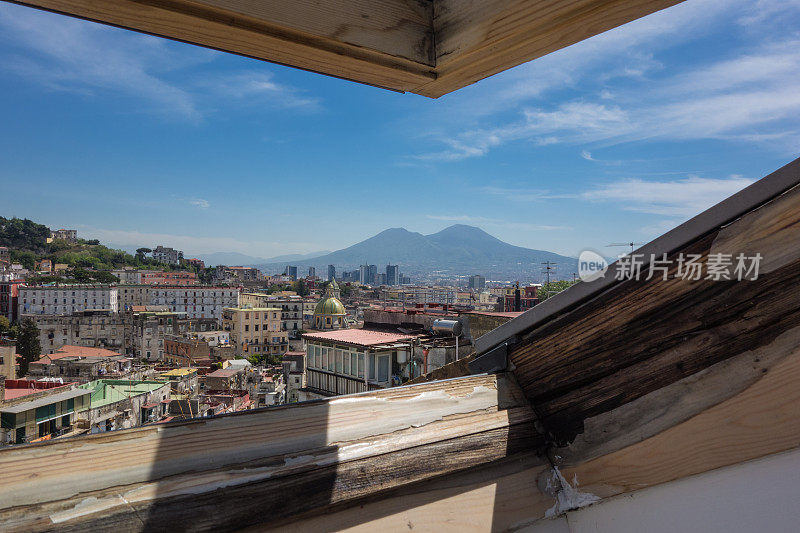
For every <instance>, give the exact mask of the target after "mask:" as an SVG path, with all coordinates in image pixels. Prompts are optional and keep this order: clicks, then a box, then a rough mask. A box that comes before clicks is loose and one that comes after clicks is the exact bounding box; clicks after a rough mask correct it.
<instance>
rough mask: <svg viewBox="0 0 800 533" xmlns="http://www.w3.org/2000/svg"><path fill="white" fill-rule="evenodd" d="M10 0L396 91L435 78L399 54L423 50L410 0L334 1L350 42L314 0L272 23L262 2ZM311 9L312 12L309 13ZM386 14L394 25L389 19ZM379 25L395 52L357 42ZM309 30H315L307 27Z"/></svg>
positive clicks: (422, 31) (416, 14)
mask: <svg viewBox="0 0 800 533" xmlns="http://www.w3.org/2000/svg"><path fill="white" fill-rule="evenodd" d="M15 3H20V4H23V5H27V6H31V7H37V8H42V9H47V10H49V11H55V12H57V13H63V14H67V15H73V16H77V17H80V18H84V19H88V20H92V21H95V22H102V23H105V24H111V25H114V26H120V27H123V28H128V29H132V30H137V31H141V32H145V33H149V34H153V35H158V36H161V37H166V38H169V39H174V40H177V41H183V42H188V43H192V44H197V45H201V46H205V47H207V48H213V49H215V50H222V51H226V52H232V53H235V54H239V55H244V56H248V57H253V58H256V59H263V60H266V61H271V62H273V63H279V64H282V65H289V66H293V67H297V68H301V69H304V70H310V71H314V72H320V73H323V74H328V75H331V76H336V77H340V78H344V79H348V80H353V81H358V82H362V83H368V84H372V85H377V86H380V87H385V88H389V89H393V90H398V91H409V90H412V89H414V88H415V87H417V86H418V85H420V84H421V83H424V82H427V81H430V80H431V79H434V78H435V77H436V74H435V73H434V72H433V71H432V67H430V66H429V65H426V64H424V63H420V62H418V61H415V60H411V59H406V58H405V57H403V55H404V54H406V53H407V52H408V50H409V49H413V48H420V53H421V54H424V53H425V52H424V50H423V49H424V48H425V47H426V46H427V45H426V44H425V43H426V40H428V39H429V34H428V33H425V31H426V29H425V28H424V27H420V20H421V19H420V17H421V14H420V12H419V9H418V7H417V6H416V5H415V3H411V4H409V7H408V9H406V10H404V9H402V6H398V5H397V3H395V2H391V1H388V0H387V1H384V2H375V3H373V2H361V3H358V5H351V6H349V7H342V6H344V5H345V4H347V3H342V4H341V5H339V4H337V5H339V7H342V9H343V10H344V12H345V13H346V14H347V15H348V17H349V18H347V19H343V20H342V21H341V22H340V23H339V24H338V26H339V28H338V30H343V31H342V35H343V36H347V38H349V39H350V40H351V41H354V44H349V43H346V42H343V41H342V40H341V39H340V35H338V34H337V28H336V27H337V23H336V20H337V19H336V18H331V17H332V15H331V13H336V11H337V10H336V9H333V8H331V9H330V10H326V11H324V12H323V11H322V10H320V9H319V6H318V4H317V3H310V2H304V3H300V4H302V9H301V8H300V6H299V5H298V7H294V6H287V5H281V9H279V10H277V13H276V20H275V21H272V20H270V19H269V18H268V16H269V14H270V13H272V9H267V4H264V3H252V2H236V4H235V5H234V6H233V7H235V8H236V9H235V10H231V9H229V8H228V7H226V6H227V4H226V3H225V2H212V1H210V0H209V1H206V2H203V3H201V2H192V1H189V0H113V1H112V0H24V1H18V2H15ZM269 6H272V4H271V3H270V4H269ZM373 6H374V7H373ZM382 8H383V12H382V13H381V14H375V15H373V16H374V17H375V21H376V23H375V24H370V23H369V22H368V19H365V18H364V17H362V16H358V19H357V21H356V20H353V19H354V18H355V17H356V15H357V14H358V13H361V14H364V13H365V12H369V11H370V10H372V9H374V10H375V11H376V12H377V11H378V10H381V9H382ZM311 13H316V15H315V16H314V17H311V16H310V14H311ZM401 13H402V14H401ZM398 17H401V18H398ZM287 18H291V19H292V21H293V22H292V24H291V25H288V24H287V25H284V26H281V25H279V23H282V22H283V23H285V22H286V19H287ZM389 20H394V21H395V23H394V24H393V25H392V24H389ZM404 21H408V22H407V23H406V22H404ZM356 24H363V25H364V26H363V27H362V29H361V30H359V31H356V30H355V29H353V28H355V27H356ZM381 27H384V29H385V41H382V42H383V44H385V45H386V46H387V47H391V46H392V43H395V44H397V46H398V47H399V50H394V53H387V52H385V51H381V50H374V49H371V48H368V47H366V46H362V45H359V44H358V42H359V41H360V40H370V41H371V42H372V43H373V44H379V43H377V41H379V39H377V37H375V35H376V34H379V33H380V31H379V29H380V28H381ZM314 31H316V32H319V33H318V34H314V33H312V32H314ZM414 32H416V33H418V34H419V35H417V38H416V39H413V40H412V42H409V39H410V37H409V33H414ZM325 33H327V34H329V35H328V36H326V35H325ZM370 35H372V37H370ZM399 43H402V46H401V45H400V44H399ZM395 53H396V55H394V54H395Z"/></svg>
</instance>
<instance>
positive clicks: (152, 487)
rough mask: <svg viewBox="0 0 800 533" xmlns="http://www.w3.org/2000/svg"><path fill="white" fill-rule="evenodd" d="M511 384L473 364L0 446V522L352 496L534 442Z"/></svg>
mask: <svg viewBox="0 0 800 533" xmlns="http://www.w3.org/2000/svg"><path fill="white" fill-rule="evenodd" d="M513 387H514V384H513V382H511V381H509V380H508V379H506V378H505V377H504V376H473V377H469V378H462V379H455V380H448V381H443V382H436V383H426V384H420V385H415V386H409V387H399V388H394V389H385V390H381V391H375V392H371V393H364V394H359V395H353V396H347V397H338V398H333V399H328V400H322V401H317V402H309V403H305V404H294V405H292V406H286V407H280V408H271V409H265V410H261V411H259V412H255V413H245V414H240V415H235V416H224V417H219V418H214V419H203V420H195V421H189V422H182V423H178V424H172V425H169V424H168V425H163V426H158V427H152V426H151V427H144V428H138V429H134V430H129V431H120V432H114V433H109V434H105V435H92V436H88V437H84V438H76V439H71V440H69V441H53V442H52V443H51V444H48V445H40V446H39V445H34V446H25V447H19V448H12V449H5V450H2V451H0V468H2V469H3V472H4V478H3V481H4V482H3V484H0V523H2V524H3V529H12V530H30V529H47V528H48V527H51V526H53V525H54V524H57V525H58V527H59V529H69V528H75V529H86V528H90V527H95V526H97V527H100V526H102V527H103V528H108V527H109V525H113V526H114V528H117V529H125V530H129V529H133V530H152V529H158V527H157V525H158V524H164V523H167V522H168V523H170V524H174V527H175V528H177V529H181V527H184V528H186V529H192V530H208V529H220V528H221V529H226V528H229V527H243V526H245V525H252V524H257V523H260V522H261V521H263V519H264V512H265V511H268V512H269V516H274V517H282V518H287V517H290V516H295V515H298V514H302V513H305V512H308V511H311V510H321V509H324V508H326V506H329V505H334V504H342V503H346V502H355V501H357V500H358V499H360V498H363V497H366V496H369V495H374V494H377V493H380V492H382V491H385V490H388V489H391V488H396V487H398V486H403V485H405V484H409V483H414V482H418V481H420V480H423V479H428V478H431V477H436V476H440V475H444V474H446V473H449V472H455V471H459V470H462V469H465V468H469V467H472V466H476V465H480V464H484V463H487V462H491V461H494V460H497V459H501V458H503V457H506V456H508V455H510V454H514V453H518V452H521V451H525V450H530V449H534V448H536V447H537V446H540V445H541V444H542V440H541V439H539V438H538V436H537V433H536V432H535V430H534V425H533V421H534V417H533V412H532V411H531V410H530V408H529V407H527V406H526V405H525V404H524V402H525V400H524V396H523V395H522V394H521V393H520V392H519V391H518V390H517V391H515V390H509V389H513ZM520 402H522V403H520ZM421 457H424V458H429V459H430V460H431V463H426V462H425V461H420V458H421ZM53 465H57V467H53ZM289 495H293V496H292V497H289ZM287 498H288V499H287ZM218 505H223V506H224V507H225V508H226V510H227V511H226V514H224V515H220V514H219V513H215V512H212V510H213V509H214V508H215V506H218ZM189 519H191V520H189ZM183 521H186V524H185V525H183V526H181V525H180V524H182V523H183ZM187 524H191V527H190V526H189V525H187Z"/></svg>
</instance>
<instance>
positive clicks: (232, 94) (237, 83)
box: [199, 71, 321, 110]
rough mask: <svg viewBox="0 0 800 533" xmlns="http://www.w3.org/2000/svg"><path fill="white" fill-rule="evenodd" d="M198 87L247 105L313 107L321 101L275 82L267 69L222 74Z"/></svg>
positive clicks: (312, 108) (314, 108)
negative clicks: (263, 70) (244, 102)
mask: <svg viewBox="0 0 800 533" xmlns="http://www.w3.org/2000/svg"><path fill="white" fill-rule="evenodd" d="M199 86H200V87H201V88H204V89H208V90H211V91H212V92H213V93H214V94H218V95H221V96H225V97H228V98H235V99H237V100H239V101H246V102H247V103H248V104H249V105H261V106H267V107H273V108H293V109H304V110H317V109H318V108H319V107H320V103H321V100H320V99H319V98H316V97H312V96H305V95H303V94H302V92H301V91H299V90H298V89H295V88H293V87H290V86H288V85H285V84H281V83H278V82H277V81H275V76H274V75H273V74H272V73H271V72H247V71H245V72H237V73H226V74H225V75H222V76H218V77H215V78H213V79H210V78H209V79H205V80H203V81H202V82H201V83H200V84H199Z"/></svg>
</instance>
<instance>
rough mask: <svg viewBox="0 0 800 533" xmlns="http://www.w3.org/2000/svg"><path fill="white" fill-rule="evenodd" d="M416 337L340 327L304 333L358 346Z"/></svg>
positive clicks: (313, 337) (304, 335) (316, 338)
mask: <svg viewBox="0 0 800 533" xmlns="http://www.w3.org/2000/svg"><path fill="white" fill-rule="evenodd" d="M415 337H416V335H408V334H404V333H389V332H386V331H375V330H371V329H340V330H336V331H325V332H319V333H304V334H303V338H304V339H315V340H322V341H331V342H341V343H344V344H353V345H356V346H375V345H377V344H386V343H392V342H400V341H404V340H408V339H413V338H415Z"/></svg>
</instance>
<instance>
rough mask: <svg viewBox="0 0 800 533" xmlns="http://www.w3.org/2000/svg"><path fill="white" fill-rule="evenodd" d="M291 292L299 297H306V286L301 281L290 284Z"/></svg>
mask: <svg viewBox="0 0 800 533" xmlns="http://www.w3.org/2000/svg"><path fill="white" fill-rule="evenodd" d="M292 290H293V291H294V292H296V293H297V294H298V295H300V296H308V286H307V285H306V282H305V281H303V280H302V279H298V280H297V281H295V282H292Z"/></svg>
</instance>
